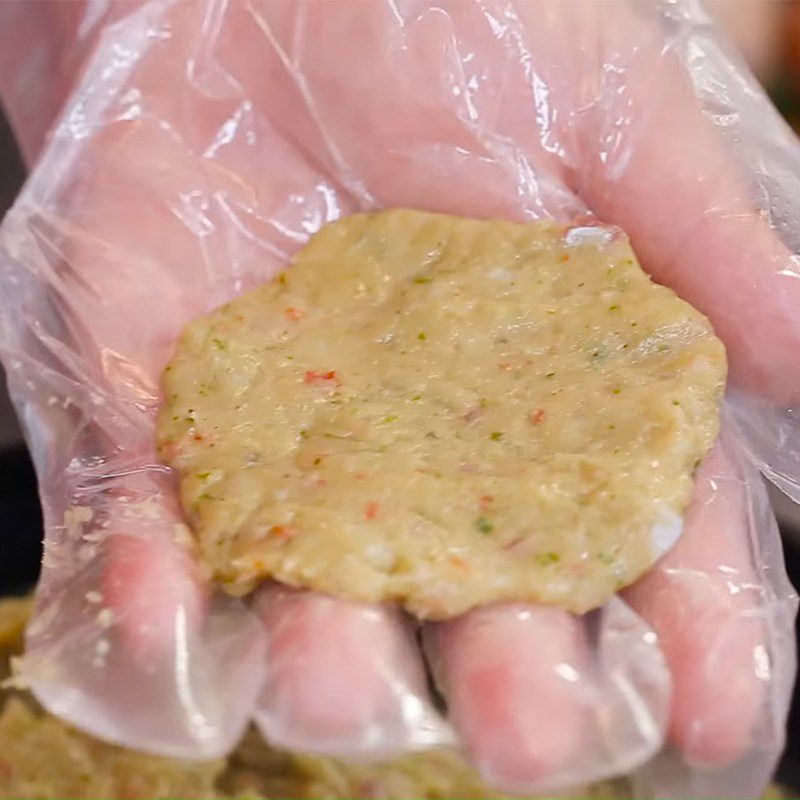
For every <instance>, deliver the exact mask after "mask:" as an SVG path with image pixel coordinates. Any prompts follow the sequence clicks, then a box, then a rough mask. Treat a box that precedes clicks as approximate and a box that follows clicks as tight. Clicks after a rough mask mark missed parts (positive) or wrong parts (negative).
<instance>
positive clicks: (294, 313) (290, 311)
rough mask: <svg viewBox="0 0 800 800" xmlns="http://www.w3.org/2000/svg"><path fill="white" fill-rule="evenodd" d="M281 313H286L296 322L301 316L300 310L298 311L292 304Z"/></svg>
mask: <svg viewBox="0 0 800 800" xmlns="http://www.w3.org/2000/svg"><path fill="white" fill-rule="evenodd" d="M283 313H284V314H286V316H287V317H288V318H289V319H290V320H291V321H292V322H297V321H298V320H299V319H300V318H301V317H302V316H303V312H302V311H300V310H298V309H296V308H294V307H292V306H289V308H287V309H286V310H285V311H284V312H283Z"/></svg>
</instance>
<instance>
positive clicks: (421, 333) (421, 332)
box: [417, 331, 428, 342]
mask: <svg viewBox="0 0 800 800" xmlns="http://www.w3.org/2000/svg"><path fill="white" fill-rule="evenodd" d="M427 338H428V337H427V336H426V335H425V331H420V332H419V333H418V334H417V339H419V340H420V341H421V342H424V341H425V340H426V339H427Z"/></svg>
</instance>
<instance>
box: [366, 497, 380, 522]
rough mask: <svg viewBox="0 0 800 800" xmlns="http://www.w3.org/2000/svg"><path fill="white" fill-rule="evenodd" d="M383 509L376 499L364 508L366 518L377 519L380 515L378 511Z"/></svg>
mask: <svg viewBox="0 0 800 800" xmlns="http://www.w3.org/2000/svg"><path fill="white" fill-rule="evenodd" d="M380 510H381V507H380V505H379V504H378V503H376V502H375V501H374V500H372V501H370V502H369V503H367V505H366V508H365V509H364V518H365V519H375V517H377V516H378V512H379V511H380Z"/></svg>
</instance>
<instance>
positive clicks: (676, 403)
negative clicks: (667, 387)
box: [672, 400, 681, 406]
mask: <svg viewBox="0 0 800 800" xmlns="http://www.w3.org/2000/svg"><path fill="white" fill-rule="evenodd" d="M680 404H681V401H680V400H673V401H672V405H674V406H679V405H680Z"/></svg>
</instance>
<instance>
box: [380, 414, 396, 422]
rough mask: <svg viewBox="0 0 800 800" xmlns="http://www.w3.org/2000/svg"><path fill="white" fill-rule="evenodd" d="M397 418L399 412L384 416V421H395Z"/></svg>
mask: <svg viewBox="0 0 800 800" xmlns="http://www.w3.org/2000/svg"><path fill="white" fill-rule="evenodd" d="M396 419H397V414H387V415H386V416H385V417H384V418H383V421H384V422H387V423H388V422H394V421H395V420H396Z"/></svg>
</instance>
